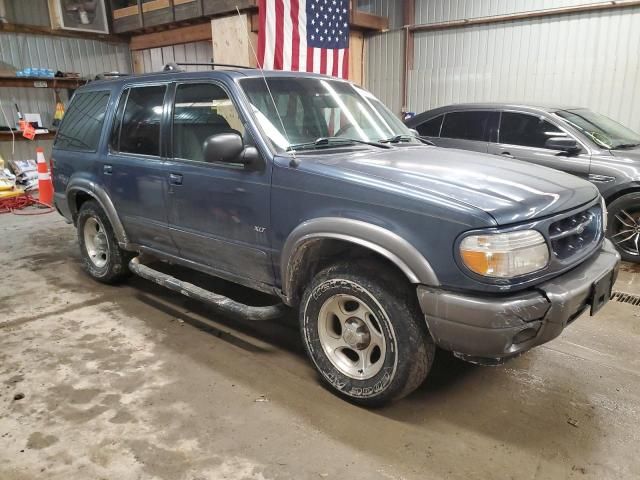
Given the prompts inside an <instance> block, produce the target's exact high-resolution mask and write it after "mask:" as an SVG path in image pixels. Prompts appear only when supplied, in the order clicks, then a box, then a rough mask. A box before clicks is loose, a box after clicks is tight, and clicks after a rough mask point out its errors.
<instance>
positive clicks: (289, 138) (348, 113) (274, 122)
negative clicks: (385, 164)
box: [240, 77, 419, 150]
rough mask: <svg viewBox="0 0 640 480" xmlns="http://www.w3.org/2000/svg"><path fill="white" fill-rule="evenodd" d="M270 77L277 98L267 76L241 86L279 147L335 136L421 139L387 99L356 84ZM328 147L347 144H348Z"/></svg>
mask: <svg viewBox="0 0 640 480" xmlns="http://www.w3.org/2000/svg"><path fill="white" fill-rule="evenodd" d="M266 81H267V82H268V85H269V90H270V91H271V95H273V101H272V100H271V95H269V90H267V87H266V85H265V79H263V78H250V79H245V80H241V81H240V85H241V87H242V89H243V90H244V91H245V93H246V94H247V97H249V101H250V102H251V107H252V110H253V113H254V115H255V117H256V119H257V121H258V123H259V124H260V126H261V127H262V129H263V131H264V132H265V134H266V135H267V136H268V137H269V139H270V140H271V142H272V143H273V145H274V147H275V148H276V149H278V150H287V149H290V147H295V146H296V145H303V144H310V143H313V142H315V141H316V140H318V139H322V138H333V137H337V138H340V139H345V140H348V139H353V140H355V141H359V142H379V141H381V140H388V139H391V138H393V137H398V136H402V137H403V141H407V142H419V141H418V140H416V139H414V138H413V135H412V134H411V132H410V131H409V129H408V128H407V127H406V126H405V125H404V124H403V123H402V122H401V121H400V119H399V118H397V117H396V116H395V115H394V114H393V113H391V112H390V111H389V109H387V108H386V107H385V106H384V105H383V104H382V102H380V101H379V100H378V99H376V98H375V97H374V96H373V95H372V94H371V93H369V92H367V91H366V90H363V89H361V88H357V87H354V86H353V85H351V84H350V83H347V82H342V81H334V80H330V79H324V78H291V77H281V78H274V77H272V78H267V79H266ZM274 102H275V106H277V112H278V113H279V114H280V118H278V114H277V113H276V108H275V107H274ZM405 137H406V138H405ZM396 141H397V140H396ZM322 145H324V146H338V145H342V146H344V142H335V143H333V142H328V143H323V144H322Z"/></svg>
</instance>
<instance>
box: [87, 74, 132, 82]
mask: <svg viewBox="0 0 640 480" xmlns="http://www.w3.org/2000/svg"><path fill="white" fill-rule="evenodd" d="M129 75H131V74H129V73H120V72H103V73H99V74H97V75H96V77H95V78H94V80H109V79H111V78H119V77H128V76H129Z"/></svg>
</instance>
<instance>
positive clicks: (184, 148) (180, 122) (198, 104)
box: [173, 83, 244, 162]
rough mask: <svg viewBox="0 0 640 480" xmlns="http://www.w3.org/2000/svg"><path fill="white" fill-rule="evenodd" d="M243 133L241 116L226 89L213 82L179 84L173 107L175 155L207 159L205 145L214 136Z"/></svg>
mask: <svg viewBox="0 0 640 480" xmlns="http://www.w3.org/2000/svg"><path fill="white" fill-rule="evenodd" d="M228 132H234V133H238V134H240V135H241V136H242V135H244V127H243V125H242V121H241V120H240V115H238V111H237V110H236V107H235V106H234V105H233V102H232V101H231V99H230V98H229V96H228V95H227V94H226V92H225V91H224V90H223V89H222V88H221V87H219V86H218V85H215V84H212V83H195V84H183V85H178V88H177V90H176V99H175V106H174V110H173V156H174V157H176V158H183V159H186V160H194V161H197V162H202V161H204V158H203V145H204V142H205V140H206V139H207V138H208V137H210V136H211V135H216V134H218V133H228Z"/></svg>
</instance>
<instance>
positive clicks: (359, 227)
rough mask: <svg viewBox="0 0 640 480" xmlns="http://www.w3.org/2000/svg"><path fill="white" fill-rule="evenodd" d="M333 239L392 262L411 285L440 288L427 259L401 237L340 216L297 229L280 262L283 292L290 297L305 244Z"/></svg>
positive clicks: (318, 220) (311, 222)
mask: <svg viewBox="0 0 640 480" xmlns="http://www.w3.org/2000/svg"><path fill="white" fill-rule="evenodd" d="M321 238H331V239H336V240H343V241H346V242H350V243H354V244H356V245H360V246H362V247H365V248H368V249H370V250H372V251H374V252H376V253H378V254H380V255H382V256H383V257H385V258H387V259H388V260H390V261H391V262H393V263H394V264H395V265H396V266H397V267H398V268H399V269H400V270H401V271H402V272H403V273H404V274H405V275H406V276H407V278H408V279H409V281H410V282H411V283H416V284H417V283H420V284H423V285H429V286H433V287H436V286H439V285H440V282H439V281H438V278H437V276H436V274H435V272H434V271H433V269H432V268H431V265H430V264H429V262H428V261H427V259H426V258H424V256H422V254H421V253H420V252H419V251H418V250H417V249H416V248H415V247H414V246H413V245H411V244H410V243H409V242H408V241H406V240H405V239H404V238H402V237H401V236H399V235H397V234H395V233H393V232H391V231H389V230H387V229H385V228H382V227H379V226H377V225H373V224H371V223H367V222H363V221H361V220H353V219H350V218H341V217H320V218H315V219H313V220H307V221H306V222H303V223H301V224H300V225H299V226H298V227H296V228H295V229H294V230H293V231H292V232H291V234H290V235H289V237H288V238H287V241H286V242H285V244H284V247H283V249H282V257H281V260H280V272H281V275H282V290H283V292H284V294H285V295H286V296H287V297H289V296H290V295H291V294H292V293H293V292H292V291H291V288H292V285H291V281H292V278H293V275H294V271H295V266H296V265H298V264H299V262H300V257H301V256H302V255H303V253H304V245H305V243H307V242H309V241H313V240H317V239H321Z"/></svg>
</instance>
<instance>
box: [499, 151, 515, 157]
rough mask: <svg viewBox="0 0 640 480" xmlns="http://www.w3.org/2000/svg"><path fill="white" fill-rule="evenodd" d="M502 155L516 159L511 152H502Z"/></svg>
mask: <svg viewBox="0 0 640 480" xmlns="http://www.w3.org/2000/svg"><path fill="white" fill-rule="evenodd" d="M500 155H502V156H503V157H507V158H516V157H514V156H513V155H511V154H510V153H509V152H502V153H501V154H500Z"/></svg>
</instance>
